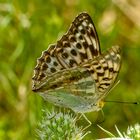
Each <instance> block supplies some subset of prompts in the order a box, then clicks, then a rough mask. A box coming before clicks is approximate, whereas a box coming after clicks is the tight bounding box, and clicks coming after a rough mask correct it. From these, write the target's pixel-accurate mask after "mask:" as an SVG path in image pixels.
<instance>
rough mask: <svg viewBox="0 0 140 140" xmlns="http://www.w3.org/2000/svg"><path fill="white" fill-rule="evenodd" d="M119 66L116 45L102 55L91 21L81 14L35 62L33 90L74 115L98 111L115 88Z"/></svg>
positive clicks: (117, 47)
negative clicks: (74, 113) (68, 109)
mask: <svg viewBox="0 0 140 140" xmlns="http://www.w3.org/2000/svg"><path fill="white" fill-rule="evenodd" d="M120 66H121V55H120V48H119V46H113V47H112V48H110V49H109V50H108V51H106V52H105V53H101V49H100V44H99V39H98V35H97V32H96V29H95V26H94V24H93V21H92V19H91V17H90V16H89V15H88V14H87V13H85V12H83V13H81V14H79V15H78V16H77V17H76V18H75V19H74V21H73V22H72V24H71V26H70V28H69V30H68V32H67V33H66V34H65V35H63V36H62V37H61V39H60V40H58V41H57V43H56V44H52V45H50V46H49V47H48V49H47V50H45V51H44V52H42V55H41V57H40V58H38V59H37V65H36V67H35V69H34V76H33V77H32V90H33V91H34V92H37V93H39V94H40V95H41V96H43V97H44V99H45V100H47V101H48V102H51V103H53V104H55V105H57V106H61V107H65V108H70V109H72V110H73V111H75V112H77V113H86V112H92V111H98V110H100V109H101V108H102V105H101V103H102V101H103V99H104V98H105V97H106V96H107V94H108V93H109V91H110V90H111V88H112V87H113V86H114V83H115V81H116V78H117V76H118V73H119V70H120Z"/></svg>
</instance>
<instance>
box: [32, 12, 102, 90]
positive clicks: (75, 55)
mask: <svg viewBox="0 0 140 140" xmlns="http://www.w3.org/2000/svg"><path fill="white" fill-rule="evenodd" d="M99 55H100V46H99V41H98V36H97V33H96V30H95V27H94V24H93V22H92V20H91V18H90V16H89V15H88V14H87V13H81V14H80V15H78V16H77V17H76V18H75V20H74V21H73V22H72V25H71V26H70V29H69V30H68V32H67V33H66V34H65V35H64V36H62V38H61V39H60V40H59V41H57V43H56V44H54V45H50V46H49V48H48V49H47V50H46V51H44V52H43V53H42V56H41V57H40V58H39V59H38V64H37V66H36V68H35V70H34V76H33V78H32V79H33V88H34V89H35V87H36V86H38V85H39V84H40V82H41V80H43V79H45V78H46V77H47V76H48V75H50V74H51V73H55V72H57V71H59V70H62V69H67V68H71V67H75V66H78V65H79V64H81V63H83V62H86V61H88V60H90V59H93V58H95V57H97V56H99Z"/></svg>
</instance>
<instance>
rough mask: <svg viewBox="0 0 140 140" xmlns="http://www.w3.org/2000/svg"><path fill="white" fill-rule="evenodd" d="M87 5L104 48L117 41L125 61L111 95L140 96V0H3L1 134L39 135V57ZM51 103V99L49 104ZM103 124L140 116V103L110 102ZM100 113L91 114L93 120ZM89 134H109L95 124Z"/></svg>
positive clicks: (15, 138)
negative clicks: (34, 86)
mask: <svg viewBox="0 0 140 140" xmlns="http://www.w3.org/2000/svg"><path fill="white" fill-rule="evenodd" d="M82 11H86V12H88V13H89V15H90V16H91V17H92V19H93V22H94V24H95V26H96V29H97V32H98V35H99V39H100V44H101V49H102V50H106V49H107V48H110V47H111V46H112V45H115V44H118V45H120V46H121V48H122V57H123V58H122V67H121V70H120V74H119V79H120V84H119V85H117V86H116V87H115V88H114V89H113V90H112V91H111V93H110V94H109V95H108V96H107V99H106V100H117V101H139V100H140V14H139V13H140V1H138V0H106V1H105V0H100V1H97V0H87V1H86V0H62V1H60V0H46V1H45V0H0V140H25V139H27V140H31V139H35V137H34V135H35V128H36V125H37V123H38V121H39V120H40V118H41V114H42V111H41V110H42V108H45V107H46V103H45V102H44V101H43V99H42V98H41V97H40V96H39V95H37V94H34V93H33V92H32V91H31V78H32V75H33V69H34V67H35V65H36V59H37V58H38V57H40V56H41V52H42V51H43V50H45V49H47V47H48V45H49V44H51V43H55V42H56V40H57V39H58V38H60V36H62V35H63V34H64V33H65V32H66V31H67V29H68V28H69V25H70V24H71V22H72V21H73V19H74V18H75V16H76V15H77V14H79V13H80V12H82ZM49 107H50V105H49ZM103 111H104V115H105V121H104V122H103V123H101V124H100V125H101V126H102V127H103V128H105V129H107V130H109V131H111V132H112V133H114V134H115V133H116V131H115V128H114V125H117V126H118V128H119V129H120V130H121V131H125V130H126V128H127V126H128V125H133V124H135V123H138V122H139V121H140V105H127V104H116V103H106V104H105V106H104V108H103ZM95 116H97V113H95V112H93V113H90V114H88V115H87V117H88V119H89V120H90V121H91V122H93V123H94V122H95V120H93V118H95ZM89 129H90V131H92V134H89V135H87V136H86V137H85V139H93V138H102V137H106V134H105V133H104V132H103V131H102V130H100V129H99V128H98V127H97V126H96V125H92V126H91V127H90V128H89Z"/></svg>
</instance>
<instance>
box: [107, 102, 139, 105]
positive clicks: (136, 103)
mask: <svg viewBox="0 0 140 140" xmlns="http://www.w3.org/2000/svg"><path fill="white" fill-rule="evenodd" d="M104 102H110V103H120V104H121V103H123V104H135V105H138V104H139V102H127V101H104Z"/></svg>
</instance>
